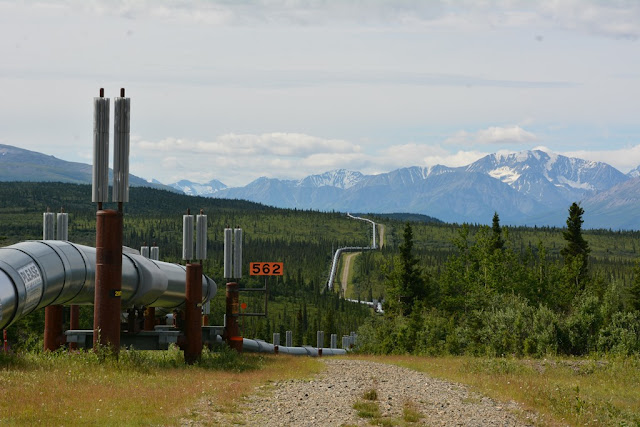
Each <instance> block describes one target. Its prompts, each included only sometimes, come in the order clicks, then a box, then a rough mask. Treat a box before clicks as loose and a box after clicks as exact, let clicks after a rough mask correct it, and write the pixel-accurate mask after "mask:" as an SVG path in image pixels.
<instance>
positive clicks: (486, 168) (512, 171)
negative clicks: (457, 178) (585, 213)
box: [465, 150, 628, 206]
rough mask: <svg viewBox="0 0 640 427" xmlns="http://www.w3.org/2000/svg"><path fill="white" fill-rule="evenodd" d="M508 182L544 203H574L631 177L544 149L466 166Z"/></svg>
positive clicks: (496, 155)
mask: <svg viewBox="0 0 640 427" xmlns="http://www.w3.org/2000/svg"><path fill="white" fill-rule="evenodd" d="M465 170H466V171H469V172H480V173H484V174H487V175H489V176H491V177H493V178H496V179H499V180H500V181H502V182H504V183H505V184H508V185H509V186H511V187H512V188H514V189H516V190H517V191H518V192H520V193H523V194H525V195H527V196H529V197H532V198H533V199H534V200H536V201H538V202H541V203H542V204H543V205H547V206H554V205H556V204H557V203H558V202H561V201H568V202H573V201H576V200H582V199H583V198H585V197H587V196H589V195H591V194H594V193H596V192H598V191H603V190H606V189H608V188H611V187H613V186H614V185H617V184H620V183H622V182H624V181H626V180H627V179H628V177H627V176H626V175H624V174H623V173H622V172H620V171H619V170H617V169H615V168H614V167H612V166H609V165H608V164H606V163H602V162H593V161H588V160H582V159H576V158H569V157H565V156H561V155H559V154H553V153H547V152H544V151H540V150H533V151H522V152H519V153H513V154H507V155H501V154H491V155H488V156H486V157H483V158H482V159H480V160H478V161H476V162H474V163H472V164H470V165H469V166H467V167H466V168H465Z"/></svg>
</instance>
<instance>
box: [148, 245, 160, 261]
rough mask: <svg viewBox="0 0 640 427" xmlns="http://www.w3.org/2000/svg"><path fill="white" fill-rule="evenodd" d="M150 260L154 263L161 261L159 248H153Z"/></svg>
mask: <svg viewBox="0 0 640 427" xmlns="http://www.w3.org/2000/svg"><path fill="white" fill-rule="evenodd" d="M149 258H151V259H152V260H154V261H160V248H159V247H157V246H151V251H150V254H149Z"/></svg>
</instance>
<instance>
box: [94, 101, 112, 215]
mask: <svg viewBox="0 0 640 427" xmlns="http://www.w3.org/2000/svg"><path fill="white" fill-rule="evenodd" d="M109 115H110V109H109V98H93V169H92V179H91V182H92V191H91V201H92V202H94V203H97V202H107V201H109Z"/></svg>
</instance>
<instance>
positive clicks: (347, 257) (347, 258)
mask: <svg viewBox="0 0 640 427" xmlns="http://www.w3.org/2000/svg"><path fill="white" fill-rule="evenodd" d="M357 255H360V252H351V253H346V254H344V264H343V265H344V267H343V268H342V276H341V280H340V281H341V286H342V295H347V285H348V283H347V282H348V281H349V271H350V270H351V259H352V258H353V257H355V256H357Z"/></svg>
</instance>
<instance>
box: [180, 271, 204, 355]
mask: <svg viewBox="0 0 640 427" xmlns="http://www.w3.org/2000/svg"><path fill="white" fill-rule="evenodd" d="M184 305H185V307H184V317H185V319H184V333H185V335H186V339H187V342H186V346H185V348H184V361H185V362H186V363H188V364H192V363H194V362H196V361H198V360H199V359H200V356H201V355H202V264H187V283H186V289H185V304H184Z"/></svg>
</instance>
